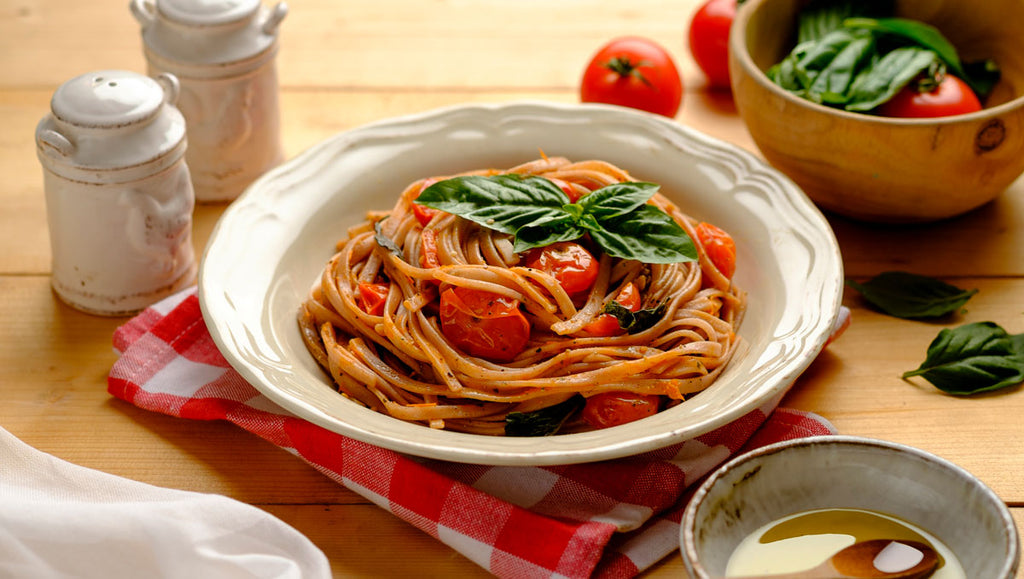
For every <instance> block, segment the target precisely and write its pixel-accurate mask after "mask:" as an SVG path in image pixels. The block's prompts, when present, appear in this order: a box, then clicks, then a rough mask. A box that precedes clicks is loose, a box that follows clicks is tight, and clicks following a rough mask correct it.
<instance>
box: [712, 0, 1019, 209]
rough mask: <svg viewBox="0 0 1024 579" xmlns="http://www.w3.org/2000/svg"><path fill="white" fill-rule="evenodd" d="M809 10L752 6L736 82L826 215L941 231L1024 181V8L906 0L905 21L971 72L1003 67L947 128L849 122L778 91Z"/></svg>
mask: <svg viewBox="0 0 1024 579" xmlns="http://www.w3.org/2000/svg"><path fill="white" fill-rule="evenodd" d="M806 3H807V2H806V0H748V1H747V2H745V3H744V4H743V5H742V6H741V7H740V10H739V11H738V13H737V16H736V20H735V22H734V24H733V28H732V33H731V37H730V41H729V53H730V75H731V82H732V88H733V96H734V98H735V101H736V106H737V109H738V110H739V113H740V116H741V117H742V118H743V120H744V122H745V123H746V125H747V128H748V129H749V131H750V135H751V137H752V138H753V140H754V142H755V143H756V144H757V146H758V148H759V149H760V150H761V153H762V154H763V155H764V157H765V158H766V159H767V160H768V162H769V163H771V164H772V165H773V166H775V167H776V168H777V169H779V170H781V171H782V172H783V173H785V174H786V175H788V176H789V177H790V178H791V179H793V180H794V181H795V182H796V183H797V184H798V185H800V187H801V188H802V189H803V190H804V191H805V192H806V193H807V195H808V196H809V197H811V199H813V200H814V201H815V202H816V203H817V204H818V206H819V207H821V208H823V209H825V210H828V211H831V212H834V213H838V214H842V215H846V216H850V217H854V218H857V219H861V220H866V221H874V222H925V221H935V220H939V219H943V218H947V217H952V216H954V215H958V214H961V213H964V212H967V211H969V210H971V209H974V208H976V207H979V206H981V205H983V204H985V203H987V202H988V201H991V200H992V199H994V198H995V197H997V196H998V195H999V194H1000V193H1001V192H1002V191H1004V190H1005V189H1006V188H1007V187H1008V186H1009V185H1010V184H1011V183H1012V182H1013V181H1014V180H1015V179H1016V178H1017V177H1018V176H1020V175H1021V173H1022V172H1024V34H1021V33H1020V31H1021V29H1022V27H1024V2H1020V1H1019V0H986V1H985V2H964V1H963V0H896V3H895V4H896V12H897V15H899V16H903V17H907V18H913V19H917V20H921V21H923V22H927V23H929V24H931V25H933V26H935V27H937V28H938V29H939V30H940V31H942V33H943V34H944V35H945V36H946V37H947V38H948V39H949V41H950V42H951V43H953V45H954V46H956V47H957V49H958V51H959V52H960V56H961V58H962V59H963V60H964V61H973V60H982V59H985V58H992V59H994V60H995V61H996V63H997V64H998V65H999V66H1000V69H1001V71H1002V78H1001V80H1000V82H999V83H998V85H997V86H996V87H995V88H994V90H993V91H992V93H991V94H990V95H989V97H988V99H987V102H984V103H983V105H984V106H985V108H984V109H983V110H981V111H979V112H976V113H971V114H967V115H958V116H951V117H943V118H938V119H896V118H886V117H879V116H874V115H869V114H862V113H851V112H846V111H841V110H838V109H835V108H831V107H827V106H824V105H819V104H815V103H812V102H810V101H807V100H805V99H802V98H799V97H797V96H794V95H793V94H791V93H789V92H787V91H785V90H783V89H782V88H780V87H779V86H777V85H776V84H774V83H773V82H772V81H771V80H769V79H768V77H767V76H766V74H765V71H766V70H767V69H768V68H770V67H771V66H772V65H774V64H775V63H777V62H779V61H780V60H782V58H783V57H784V56H785V55H786V54H788V53H789V51H790V50H791V49H792V47H793V44H794V42H795V41H794V34H795V33H794V30H795V28H796V22H797V14H798V13H799V10H800V8H801V7H802V6H804V5H805V4H806Z"/></svg>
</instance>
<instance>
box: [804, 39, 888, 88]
mask: <svg viewBox="0 0 1024 579" xmlns="http://www.w3.org/2000/svg"><path fill="white" fill-rule="evenodd" d="M874 54H875V40H874V38H872V37H871V36H870V35H866V36H855V37H854V38H853V39H852V40H851V41H850V42H849V43H848V44H847V45H846V46H844V47H843V48H842V50H840V51H839V53H838V54H836V56H835V58H833V59H832V60H831V62H829V63H828V65H827V66H826V67H825V68H824V69H823V70H822V71H821V72H819V73H818V75H817V76H816V77H815V78H814V82H812V83H811V85H810V86H809V87H808V88H807V95H808V97H809V98H810V99H811V100H813V101H816V102H823V103H828V104H838V105H842V104H844V103H845V102H846V100H847V93H848V92H849V91H850V86H851V85H852V84H853V81H854V80H855V79H856V78H857V77H858V75H859V74H860V72H861V71H862V70H863V69H864V68H865V67H866V66H867V65H868V64H869V63H870V62H871V60H872V57H873V56H874Z"/></svg>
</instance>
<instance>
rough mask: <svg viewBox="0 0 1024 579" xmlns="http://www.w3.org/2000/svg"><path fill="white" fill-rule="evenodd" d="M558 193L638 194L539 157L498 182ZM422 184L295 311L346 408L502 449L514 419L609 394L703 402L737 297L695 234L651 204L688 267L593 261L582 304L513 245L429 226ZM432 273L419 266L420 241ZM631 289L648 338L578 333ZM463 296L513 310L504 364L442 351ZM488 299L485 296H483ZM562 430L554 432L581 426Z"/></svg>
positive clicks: (601, 170) (351, 241)
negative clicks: (686, 249) (522, 334)
mask: <svg viewBox="0 0 1024 579" xmlns="http://www.w3.org/2000/svg"><path fill="white" fill-rule="evenodd" d="M498 173H511V174H518V175H537V176H542V177H546V178H548V179H552V180H557V181H558V182H560V183H565V184H567V186H568V187H571V188H573V189H575V190H577V191H578V192H579V193H581V194H585V193H587V192H589V191H591V190H594V189H597V188H600V187H602V186H606V185H611V184H614V183H621V182H628V181H634V179H632V178H631V177H630V176H629V175H628V174H627V173H626V172H625V171H623V170H622V169H620V168H618V167H615V166H613V165H611V164H609V163H606V162H603V161H584V162H576V163H574V162H570V161H569V160H567V159H564V158H554V157H552V158H548V157H544V158H541V159H538V160H536V161H532V162H530V163H526V164H523V165H520V166H517V167H513V168H511V169H508V170H507V171H479V172H476V173H473V174H475V175H494V174H498ZM426 184H429V183H428V182H427V180H421V181H417V182H415V183H413V184H411V185H409V186H408V187H407V188H406V189H405V191H404V192H403V193H402V194H401V197H400V198H399V200H398V203H397V204H396V205H395V206H394V208H393V209H391V210H390V211H387V212H372V213H369V214H368V215H367V216H366V220H365V221H363V222H362V223H360V224H358V225H356V226H354V227H352V228H351V229H349V231H348V235H347V237H346V238H345V239H343V240H341V241H340V242H339V243H338V245H337V253H336V254H335V255H334V256H333V257H332V258H331V259H330V261H329V263H328V264H327V265H326V267H325V268H324V270H323V273H322V275H321V277H320V279H319V280H317V281H316V282H315V283H314V285H313V287H312V289H311V291H310V294H309V296H308V298H307V300H306V301H305V302H304V303H303V304H302V306H301V309H300V312H299V316H298V317H299V326H300V329H301V332H302V336H303V339H304V341H305V343H306V345H307V347H308V349H309V351H310V352H311V353H312V355H313V356H314V357H315V358H316V360H317V362H318V363H319V364H320V365H321V366H322V367H323V368H324V369H325V370H326V371H327V372H328V373H329V374H330V376H331V378H332V379H333V381H334V383H335V385H336V387H337V388H338V390H339V391H340V392H341V393H342V394H343V395H345V396H347V397H348V398H350V399H352V400H354V401H356V402H358V403H360V404H363V405H365V406H366V407H368V408H371V409H373V410H376V411H378V412H382V413H386V414H388V415H390V416H393V417H395V418H398V419H400V420H407V421H412V422H417V423H422V424H425V425H429V426H430V427H433V428H446V429H451V430H457V431H463V432H471V433H477V434H493V435H501V434H505V425H506V417H507V416H508V415H509V414H510V413H524V414H528V413H532V412H535V411H538V410H540V409H544V408H548V407H552V406H554V405H558V404H560V403H564V402H566V401H567V400H569V399H570V398H573V397H574V396H578V395H582V396H583V397H590V396H594V395H596V394H598V393H601V392H606V391H616V392H629V393H636V394H645V395H657V396H660V397H663V398H662V400H663V404H662V405H661V408H665V407H668V406H672V405H674V404H678V403H679V402H680V401H682V400H683V399H684V398H685V397H687V396H689V395H692V394H694V393H697V392H700V391H701V390H703V389H705V388H707V387H708V386H709V385H710V384H711V383H712V381H714V380H715V378H716V377H717V376H718V375H719V373H720V372H721V371H722V369H723V367H724V366H725V365H726V363H727V362H728V361H729V359H730V357H731V356H732V355H733V353H734V352H735V350H736V345H737V335H736V329H737V326H738V324H739V322H740V320H741V318H742V315H743V311H744V306H745V295H744V294H743V292H741V291H739V290H738V289H737V288H735V287H734V286H733V284H732V282H731V280H730V279H729V277H727V274H723V272H720V271H718V269H717V268H716V267H715V265H714V263H713V262H712V260H711V259H709V257H708V254H707V252H706V251H705V250H704V249H703V248H702V246H701V244H700V242H699V241H698V235H696V234H695V228H696V226H697V221H696V220H695V219H693V218H691V217H689V216H687V215H686V214H684V213H683V212H682V211H680V210H679V208H677V207H676V206H674V205H673V204H672V203H671V202H670V201H668V200H667V199H666V198H665V197H664V196H662V195H660V194H655V195H654V196H653V197H652V198H651V200H650V201H649V203H650V204H653V205H655V206H656V207H658V208H660V209H661V210H663V211H664V212H665V213H667V214H668V215H670V216H671V217H672V218H673V219H674V220H675V221H676V222H678V223H679V225H681V226H682V228H683V229H684V230H686V232H687V233H688V234H689V236H690V237H691V238H692V239H693V240H694V243H695V244H696V246H697V254H698V259H697V260H696V261H690V262H683V263H670V264H647V263H642V262H640V261H636V260H632V259H622V258H613V257H610V256H609V255H608V254H607V253H604V252H600V251H597V252H595V253H596V259H597V260H598V265H599V267H598V273H597V277H596V279H595V280H594V282H593V285H592V286H591V287H590V288H589V290H588V291H586V292H585V293H583V294H582V295H570V294H568V293H567V292H566V291H565V290H564V289H563V287H562V286H561V285H560V283H559V282H558V280H556V279H555V277H554V276H552V275H550V274H548V273H546V272H544V271H542V270H538V269H533V268H529V267H525V265H524V259H523V255H522V254H517V253H515V252H514V251H513V242H512V238H511V236H510V235H508V234H505V233H499V232H497V231H495V230H492V229H488V228H486V227H482V226H480V225H478V224H476V223H473V222H471V221H469V220H466V219H463V218H461V217H458V216H456V215H453V214H449V213H441V212H439V213H438V214H437V215H435V216H434V217H433V218H432V219H431V220H430V221H429V222H428V223H427V224H426V225H423V224H422V223H421V221H420V220H418V219H417V217H416V215H415V214H414V213H415V212H414V204H413V201H414V199H416V197H417V196H418V195H419V194H420V192H421V191H422V190H423V189H424V188H425V186H426ZM425 238H429V241H430V242H431V243H433V244H436V260H437V261H438V262H439V263H437V264H424V262H423V260H424V257H425V256H424V249H423V248H424V245H423V243H424V239H425ZM369 283H375V284H378V285H379V286H381V287H382V288H383V289H384V290H385V297H383V298H382V301H383V307H382V308H380V311H379V312H373V313H371V312H370V311H367V308H366V306H365V300H364V298H363V296H361V294H360V291H361V290H360V284H369ZM627 284H633V285H634V286H635V287H636V288H638V289H639V293H640V296H641V302H642V304H643V307H644V308H653V307H655V306H663V307H660V308H658V313H659V316H658V317H657V319H655V320H654V321H653V322H652V323H651V324H650V325H649V327H646V328H645V329H642V330H641V331H637V332H634V333H628V332H621V333H618V334H616V335H610V336H595V335H591V334H590V333H589V332H588V331H587V328H588V325H589V324H591V323H592V322H594V321H595V320H596V319H597V318H598V317H599V316H602V315H608V314H604V313H603V311H604V307H605V305H606V304H607V303H609V302H611V301H612V300H615V299H616V296H618V295H619V294H620V292H621V291H622V289H623V288H624V287H625V286H626V285H627ZM451 287H458V288H468V289H472V290H477V291H482V292H490V294H494V295H497V296H502V297H503V299H508V300H515V302H514V303H518V304H519V306H518V307H519V310H520V311H521V312H522V314H523V316H525V318H526V319H527V320H528V321H529V327H530V331H529V338H528V341H527V343H526V345H525V346H524V347H523V348H522V350H521V351H519V352H514V353H513V354H514V355H512V356H510V359H507V360H500V361H499V360H494V359H487V358H485V357H481V356H474V355H471V354H469V353H467V352H466V351H463V349H461V348H459V347H458V346H457V345H456V344H454V343H453V342H452V341H451V340H449V339H448V338H447V337H446V335H445V332H444V331H443V328H442V325H441V322H440V321H439V316H438V311H439V306H438V300H439V295H440V293H441V292H443V291H444V290H445V289H447V288H451ZM488 295H489V294H488ZM583 426H584V425H582V423H581V422H580V421H579V420H578V419H573V418H570V419H569V420H568V422H567V423H566V424H565V426H564V427H563V430H562V431H563V432H565V431H571V430H573V429H578V428H581V427H583Z"/></svg>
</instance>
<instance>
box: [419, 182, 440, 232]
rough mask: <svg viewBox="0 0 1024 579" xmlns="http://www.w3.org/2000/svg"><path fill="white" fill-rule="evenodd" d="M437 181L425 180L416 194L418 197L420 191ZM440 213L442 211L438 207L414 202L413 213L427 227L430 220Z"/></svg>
mask: <svg viewBox="0 0 1024 579" xmlns="http://www.w3.org/2000/svg"><path fill="white" fill-rule="evenodd" d="M437 181H438V180H437V179H426V180H424V181H423V185H421V186H420V191H419V193H417V194H416V197H419V196H420V193H423V190H424V189H426V188H427V187H430V186H431V185H433V184H434V183H437ZM438 213H441V211H438V210H437V209H433V208H431V207H427V206H426V205H420V204H419V203H413V204H412V214H413V215H415V216H416V221H419V223H420V225H422V226H423V227H426V226H427V224H428V223H430V220H431V219H433V218H434V216H435V215H437V214H438Z"/></svg>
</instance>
